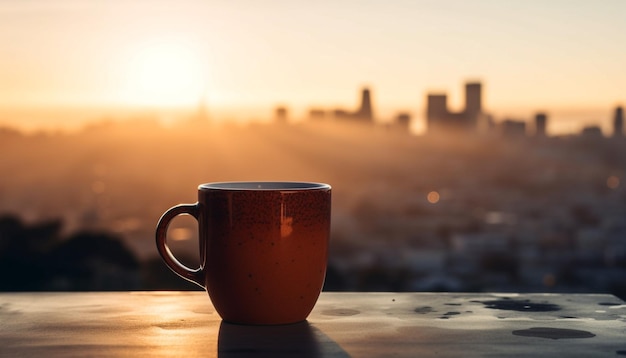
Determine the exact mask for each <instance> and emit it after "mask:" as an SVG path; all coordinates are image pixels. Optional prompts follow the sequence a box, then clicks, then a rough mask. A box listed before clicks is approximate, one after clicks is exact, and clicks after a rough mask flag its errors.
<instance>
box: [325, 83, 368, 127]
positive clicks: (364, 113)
mask: <svg viewBox="0 0 626 358" xmlns="http://www.w3.org/2000/svg"><path fill="white" fill-rule="evenodd" d="M333 114H334V116H335V118H337V119H350V120H355V121H358V122H362V123H373V122H374V111H373V110H372V98H371V94H370V90H369V89H368V88H367V87H365V88H363V89H362V90H361V103H360V105H359V109H357V110H356V112H350V111H346V110H343V109H335V110H334V111H333Z"/></svg>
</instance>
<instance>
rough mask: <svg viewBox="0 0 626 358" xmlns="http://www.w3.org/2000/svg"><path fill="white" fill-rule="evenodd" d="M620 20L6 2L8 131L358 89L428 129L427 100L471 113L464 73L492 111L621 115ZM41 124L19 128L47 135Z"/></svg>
mask: <svg viewBox="0 0 626 358" xmlns="http://www.w3.org/2000/svg"><path fill="white" fill-rule="evenodd" d="M623 13H626V3H623V2H621V1H604V2H602V3H594V2H591V1H552V2H550V3H543V2H539V1H530V2H506V3H502V2H493V1H487V0H482V1H475V2H472V3H466V2H462V1H453V0H449V1H443V2H432V1H418V2H399V3H394V4H386V3H384V2H381V1H365V2H355V1H348V2H342V3H341V4H336V3H334V2H326V1H322V2H319V3H316V4H310V3H304V2H285V1H279V0H273V1H267V2H263V6H260V5H259V4H258V3H249V2H245V1H244V2H235V3H218V2H211V1H209V2H199V1H182V2H176V3H174V2H172V1H167V0H162V1H156V2H147V1H134V2H131V3H119V2H106V1H101V0H90V1H87V2H77V1H71V0H60V1H54V2H47V1H40V0H29V1H23V2H13V1H6V0H3V1H0V44H1V45H2V48H3V49H4V50H5V51H6V53H8V54H9V55H8V56H3V57H2V58H0V78H2V79H3V80H2V81H0V111H1V112H2V116H0V117H1V118H0V120H2V123H3V124H5V123H6V122H7V121H10V120H11V118H8V117H11V113H23V112H24V111H31V112H32V111H36V110H38V109H42V111H43V110H44V109H46V108H104V109H106V110H107V111H108V112H107V111H104V112H107V113H110V112H112V111H114V110H115V109H119V108H130V109H133V110H137V109H138V108H139V109H146V108H154V107H160V108H161V109H163V110H165V109H172V108H179V109H180V108H187V109H194V108H197V106H198V102H199V101H204V102H205V104H206V107H207V108H208V109H209V111H210V112H211V113H212V114H215V115H217V116H223V117H247V118H249V117H250V116H252V114H251V113H254V115H255V116H259V115H261V116H265V115H267V116H268V117H269V116H271V114H267V113H269V111H268V109H271V108H272V107H273V106H276V105H279V104H281V103H282V104H285V105H286V106H288V107H289V108H292V109H293V112H294V113H306V112H307V111H308V110H309V108H310V107H317V106H320V105H324V106H326V105H328V106H331V107H344V106H346V105H347V104H349V103H353V101H354V90H353V89H354V88H355V87H363V86H367V87H369V88H372V89H375V91H376V92H375V93H374V94H373V96H374V97H375V98H374V99H373V100H374V101H376V103H377V108H376V109H377V112H378V113H380V115H381V117H383V118H388V119H391V118H393V115H395V113H397V112H398V111H403V112H409V113H411V114H412V116H413V118H418V117H419V116H421V115H422V114H421V112H422V111H423V110H424V109H425V103H423V102H424V101H423V97H424V95H425V93H429V92H436V91H446V92H448V93H449V94H450V96H449V98H450V103H449V104H450V106H451V110H453V111H456V110H457V109H458V108H461V107H462V105H463V103H462V97H463V96H462V94H461V91H462V89H461V88H459V86H458V81H459V79H465V78H477V79H480V80H482V81H483V83H484V84H485V86H486V87H487V90H486V94H487V95H486V96H485V98H484V99H483V100H484V104H485V106H487V107H489V108H490V109H491V110H492V111H493V112H495V113H496V114H501V115H505V114H507V113H510V115H512V116H516V115H517V113H526V114H527V115H529V116H530V115H532V113H534V112H536V111H545V112H548V113H551V115H552V117H555V119H556V117H558V115H554V113H555V112H556V111H570V112H572V111H578V112H581V111H582V112H584V111H587V112H589V111H590V110H596V111H597V110H598V109H606V113H607V116H610V115H611V114H610V112H611V108H614V107H615V106H618V105H623V102H624V100H625V96H626V73H624V71H622V70H621V68H622V64H623V63H624V62H625V61H626V50H625V49H624V48H623V46H620V45H621V44H622V43H624V41H626V34H625V33H624V31H622V30H621V22H622V21H621V14H623ZM260 109H262V110H265V111H266V112H264V113H260V112H259V111H260ZM20 110H22V112H19V111H20ZM11 111H13V112H11ZM16 111H17V112H16ZM31 117H33V118H31ZM34 117H36V116H35V115H28V116H26V115H24V116H22V117H20V123H21V124H22V125H27V124H28V121H31V123H33V125H31V126H44V125H45V124H46V122H44V121H42V120H40V122H37V121H36V118H34ZM29 118H31V119H29ZM587 120H589V121H591V120H602V118H587ZM59 121H61V122H62V121H63V120H62V119H59ZM67 122H68V123H69V122H70V121H69V120H68V121H67ZM580 127H581V126H578V127H577V128H576V129H575V130H574V129H567V130H564V131H570V132H573V131H576V130H578V129H579V128H580Z"/></svg>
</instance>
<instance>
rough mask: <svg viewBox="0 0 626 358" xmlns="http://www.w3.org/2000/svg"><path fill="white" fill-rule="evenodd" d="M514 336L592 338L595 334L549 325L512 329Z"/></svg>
mask: <svg viewBox="0 0 626 358" xmlns="http://www.w3.org/2000/svg"><path fill="white" fill-rule="evenodd" d="M513 334H514V335H516V336H522V337H537V338H548V339H567V338H571V339H573V338H592V337H595V336H596V335H595V334H593V333H591V332H587V331H581V330H577V329H564V328H550V327H533V328H530V329H521V330H517V331H513Z"/></svg>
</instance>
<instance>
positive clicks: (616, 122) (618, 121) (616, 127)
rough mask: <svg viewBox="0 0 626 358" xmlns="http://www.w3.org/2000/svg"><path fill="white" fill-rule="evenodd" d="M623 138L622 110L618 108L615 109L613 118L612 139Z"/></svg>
mask: <svg viewBox="0 0 626 358" xmlns="http://www.w3.org/2000/svg"><path fill="white" fill-rule="evenodd" d="M623 136H624V109H623V108H622V107H621V106H620V107H617V108H615V116H614V117H613V137H623Z"/></svg>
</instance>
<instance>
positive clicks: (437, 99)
mask: <svg viewBox="0 0 626 358" xmlns="http://www.w3.org/2000/svg"><path fill="white" fill-rule="evenodd" d="M482 114H483V109H482V85H481V83H480V82H468V83H466V84H465V109H464V110H463V111H461V112H451V111H450V110H449V109H448V96H447V95H446V94H441V93H438V94H433V93H429V94H428V95H427V109H426V121H427V124H428V132H429V133H436V132H449V131H455V132H473V131H476V129H477V127H478V124H479V118H481V117H482Z"/></svg>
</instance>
